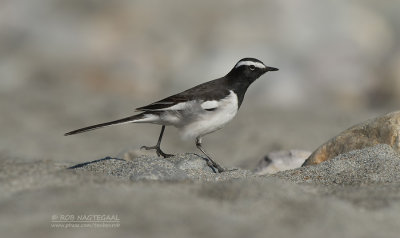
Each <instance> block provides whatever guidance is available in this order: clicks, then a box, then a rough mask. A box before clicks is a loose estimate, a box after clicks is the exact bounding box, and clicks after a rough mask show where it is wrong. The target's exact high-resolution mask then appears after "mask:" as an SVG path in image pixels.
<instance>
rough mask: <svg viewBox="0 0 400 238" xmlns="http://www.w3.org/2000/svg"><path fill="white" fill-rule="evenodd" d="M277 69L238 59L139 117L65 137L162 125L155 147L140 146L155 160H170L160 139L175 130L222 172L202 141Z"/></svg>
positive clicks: (221, 124)
mask: <svg viewBox="0 0 400 238" xmlns="http://www.w3.org/2000/svg"><path fill="white" fill-rule="evenodd" d="M277 70H278V69H277V68H273V67H268V66H266V65H264V63H263V62H261V61H260V60H257V59H254V58H244V59H241V60H240V61H239V62H237V63H236V65H235V66H234V67H233V69H232V70H231V71H230V72H229V73H228V74H227V75H225V76H224V77H222V78H218V79H215V80H212V81H209V82H206V83H203V84H200V85H197V86H195V87H193V88H190V89H188V90H186V91H183V92H181V93H178V94H175V95H172V96H170V97H167V98H164V99H162V100H160V101H157V102H154V103H152V104H149V105H147V106H144V107H139V108H137V109H136V111H139V112H140V113H139V114H136V115H133V116H130V117H126V118H122V119H119V120H116V121H110V122H106V123H101V124H97V125H93V126H89V127H85V128H81V129H78V130H75V131H71V132H68V133H66V134H65V135H66V136H67V135H73V134H78V133H82V132H86V131H91V130H94V129H98V128H102V127H106V126H112V125H119V124H126V123H153V124H158V125H161V126H162V127H161V133H160V136H159V138H158V142H157V144H156V145H155V146H143V147H142V148H144V149H146V150H153V149H154V150H155V151H156V153H157V155H158V156H163V157H164V158H165V157H170V156H172V155H170V154H166V153H164V152H163V151H162V150H161V148H160V145H161V139H162V137H163V134H164V130H165V126H175V127H176V128H178V129H179V130H180V132H181V135H182V137H183V138H184V139H188V138H193V139H195V141H196V146H197V148H198V149H199V150H200V151H201V152H203V154H204V155H205V156H206V157H207V158H206V160H207V164H208V165H209V166H210V167H211V168H213V169H214V168H215V169H217V170H218V172H223V171H224V169H223V168H222V167H221V166H220V165H219V164H217V163H216V162H215V161H214V160H212V159H211V157H210V156H209V155H208V154H207V153H206V152H205V150H204V149H203V147H202V145H201V142H202V138H203V137H204V136H205V135H207V134H209V133H212V132H214V131H216V130H219V129H221V128H222V127H223V126H225V124H227V123H228V122H229V121H231V120H232V119H233V118H234V117H235V115H236V114H237V112H238V110H239V108H240V105H241V104H242V102H243V98H244V95H245V93H246V91H247V88H248V87H249V86H250V84H252V83H253V82H254V81H255V80H256V79H257V78H259V77H260V76H261V75H263V74H264V73H266V72H268V71H277Z"/></svg>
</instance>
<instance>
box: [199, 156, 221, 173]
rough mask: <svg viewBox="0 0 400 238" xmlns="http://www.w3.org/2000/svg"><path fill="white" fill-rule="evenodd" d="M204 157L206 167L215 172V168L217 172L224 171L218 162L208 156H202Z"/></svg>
mask: <svg viewBox="0 0 400 238" xmlns="http://www.w3.org/2000/svg"><path fill="white" fill-rule="evenodd" d="M204 159H205V160H206V162H207V165H208V167H210V168H211V169H212V170H213V171H214V172H215V170H217V171H218V173H222V172H225V171H226V170H225V169H224V168H222V167H221V166H220V165H219V164H217V163H215V162H214V161H213V160H212V159H210V158H204Z"/></svg>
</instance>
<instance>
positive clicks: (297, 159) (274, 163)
mask: <svg viewBox="0 0 400 238" xmlns="http://www.w3.org/2000/svg"><path fill="white" fill-rule="evenodd" d="M310 154H311V152H309V151H304V150H283V151H275V152H270V153H268V154H267V155H266V156H265V157H264V158H263V159H262V160H260V162H259V163H258V165H257V167H256V168H255V170H254V172H255V174H257V175H264V174H274V173H276V172H279V171H284V170H288V169H295V168H298V167H300V166H301V165H302V164H303V163H304V161H305V160H306V159H307V158H308V157H309V156H310Z"/></svg>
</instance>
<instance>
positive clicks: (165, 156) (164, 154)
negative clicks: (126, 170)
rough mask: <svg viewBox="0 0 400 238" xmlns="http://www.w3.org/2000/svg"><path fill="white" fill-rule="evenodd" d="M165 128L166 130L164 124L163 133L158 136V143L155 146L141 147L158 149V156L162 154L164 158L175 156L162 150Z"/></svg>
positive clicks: (143, 147)
mask: <svg viewBox="0 0 400 238" xmlns="http://www.w3.org/2000/svg"><path fill="white" fill-rule="evenodd" d="M164 130H165V126H164V125H163V126H162V127H161V133H160V136H159V137H158V141H157V145H155V146H142V147H140V149H145V150H156V153H157V155H158V156H162V157H164V158H168V157H172V156H174V155H171V154H166V153H164V152H163V151H162V150H161V148H160V145H161V139H162V137H163V134H164Z"/></svg>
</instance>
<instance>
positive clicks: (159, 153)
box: [140, 145, 174, 158]
mask: <svg viewBox="0 0 400 238" xmlns="http://www.w3.org/2000/svg"><path fill="white" fill-rule="evenodd" d="M140 149H141V150H142V149H145V150H155V151H156V153H157V156H159V157H160V156H162V157H164V158H169V157H172V156H174V155H172V154H166V153H164V152H163V151H162V150H161V148H160V146H159V145H155V146H142V147H140Z"/></svg>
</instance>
